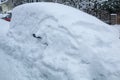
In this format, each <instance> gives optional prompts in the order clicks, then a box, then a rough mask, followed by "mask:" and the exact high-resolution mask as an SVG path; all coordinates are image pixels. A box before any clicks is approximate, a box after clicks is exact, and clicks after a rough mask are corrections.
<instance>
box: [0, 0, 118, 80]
mask: <svg viewBox="0 0 120 80" xmlns="http://www.w3.org/2000/svg"><path fill="white" fill-rule="evenodd" d="M7 36H8V39H7V43H5V45H4V47H0V48H2V49H3V50H4V51H5V53H6V54H8V55H10V56H12V57H13V58H14V59H16V60H17V61H19V62H21V63H23V66H24V69H25V71H26V72H27V73H26V76H25V77H26V78H28V80H120V59H119V57H120V52H119V47H120V41H119V39H118V32H117V30H116V29H114V28H112V27H110V26H109V25H107V24H105V23H103V22H102V21H100V20H98V19H97V18H95V17H93V16H91V15H88V14H86V13H84V12H81V11H79V10H77V9H74V8H72V7H68V6H65V5H61V4H57V3H43V2H42V3H30V4H24V5H21V6H18V7H16V8H15V9H14V10H13V17H12V21H11V25H10V30H9V32H8V35H7ZM24 80H26V79H24Z"/></svg>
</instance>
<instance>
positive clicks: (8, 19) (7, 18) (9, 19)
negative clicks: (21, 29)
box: [2, 13, 12, 21]
mask: <svg viewBox="0 0 120 80" xmlns="http://www.w3.org/2000/svg"><path fill="white" fill-rule="evenodd" d="M11 17H12V13H9V14H8V15H7V16H5V17H3V18H2V19H4V20H6V21H11Z"/></svg>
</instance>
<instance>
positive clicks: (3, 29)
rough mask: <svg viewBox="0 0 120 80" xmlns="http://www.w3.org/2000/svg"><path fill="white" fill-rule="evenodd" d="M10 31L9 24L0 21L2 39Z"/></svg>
mask: <svg viewBox="0 0 120 80" xmlns="http://www.w3.org/2000/svg"><path fill="white" fill-rule="evenodd" d="M8 29H9V22H7V21H5V20H2V19H0V37H1V36H5V35H6V34H7V32H8Z"/></svg>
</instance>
